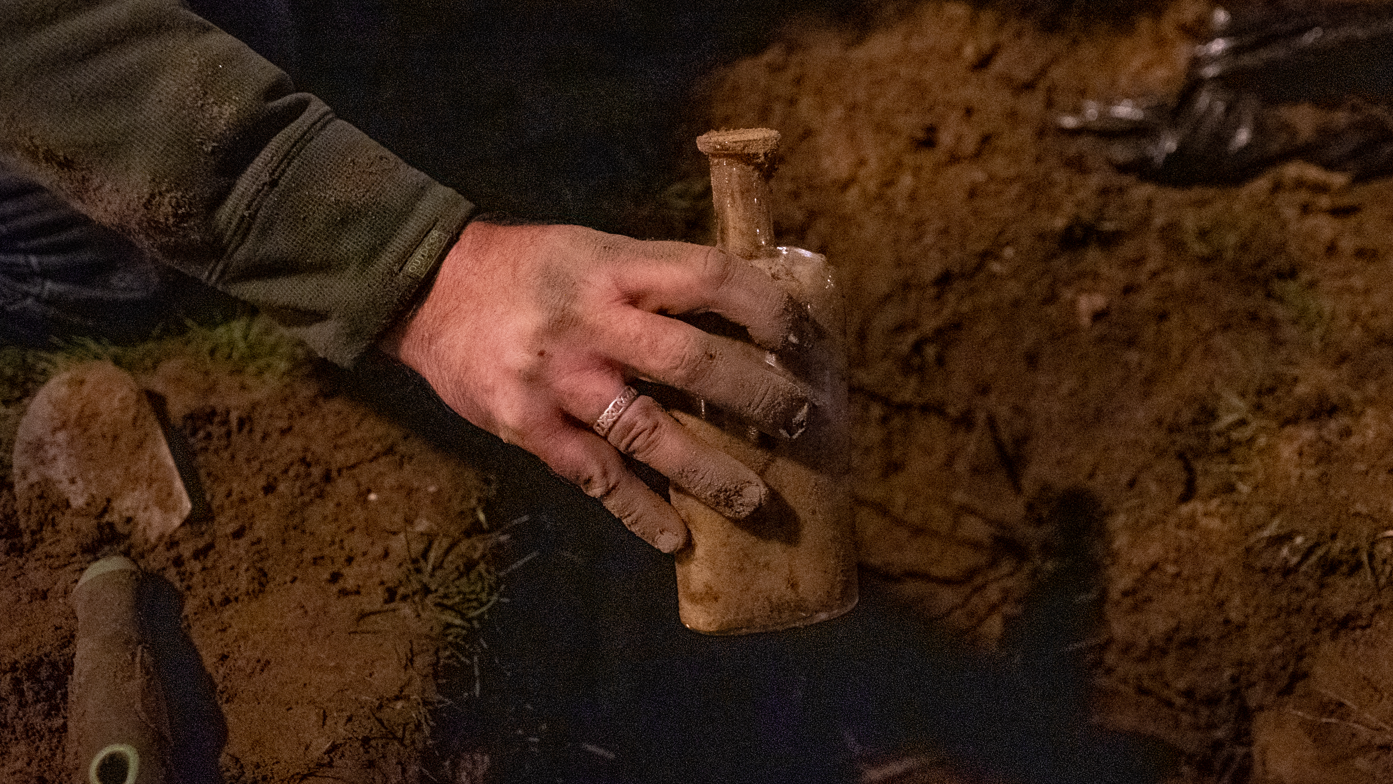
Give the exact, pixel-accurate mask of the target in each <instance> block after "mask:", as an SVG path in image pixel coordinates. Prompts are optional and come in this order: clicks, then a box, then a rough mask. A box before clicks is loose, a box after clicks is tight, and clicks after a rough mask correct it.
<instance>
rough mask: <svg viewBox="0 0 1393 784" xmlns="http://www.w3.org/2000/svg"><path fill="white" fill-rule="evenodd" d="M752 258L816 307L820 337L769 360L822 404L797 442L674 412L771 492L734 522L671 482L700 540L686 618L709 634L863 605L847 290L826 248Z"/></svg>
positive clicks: (691, 551) (685, 578) (683, 596)
mask: <svg viewBox="0 0 1393 784" xmlns="http://www.w3.org/2000/svg"><path fill="white" fill-rule="evenodd" d="M749 261H750V263H751V264H753V265H754V266H756V267H759V268H761V269H763V270H764V271H765V272H767V273H768V274H769V275H770V276H771V277H772V278H774V280H775V281H777V282H778V283H779V284H780V285H783V286H784V287H785V288H786V289H787V290H788V291H789V293H790V294H792V295H793V297H794V298H795V299H796V300H798V301H799V302H802V303H805V304H806V305H807V307H808V311H809V315H810V316H811V321H812V325H813V329H812V330H811V332H812V334H811V335H810V336H809V339H808V340H805V341H804V344H803V345H798V346H794V347H790V349H788V350H787V351H784V352H780V353H779V354H776V355H775V354H771V356H770V361H771V364H774V365H775V366H776V367H779V368H780V369H782V370H783V371H785V372H787V373H789V374H790V375H792V376H794V377H795V378H797V379H799V381H800V382H802V383H803V384H804V385H806V386H807V387H808V388H809V389H811V390H812V391H813V395H814V405H813V407H812V409H811V410H810V412H809V420H808V426H807V428H806V430H805V431H804V432H803V434H802V435H801V436H799V437H798V438H796V439H793V440H786V439H779V438H774V437H772V436H768V435H764V434H760V433H758V432H757V431H753V430H752V429H751V428H750V427H748V426H747V425H745V424H744V423H741V422H739V421H734V420H731V419H729V418H724V417H722V416H721V415H720V414H719V412H712V411H709V410H707V411H702V410H696V411H681V410H677V411H674V412H673V415H674V416H676V417H677V419H678V420H679V421H680V422H682V424H683V425H684V426H686V427H688V428H689V429H691V430H692V431H693V432H694V433H695V434H696V435H697V436H698V437H700V438H702V439H703V440H705V441H706V442H707V443H710V444H712V445H713V446H716V447H717V448H719V449H721V450H723V451H725V452H726V453H728V454H730V455H732V456H733V457H735V458H736V459H737V460H739V461H741V462H742V463H744V464H745V465H747V466H749V467H750V468H751V469H753V470H754V471H755V472H756V473H757V474H759V475H760V477H761V478H762V479H763V480H764V481H765V483H766V484H768V486H769V488H770V490H771V491H772V499H771V502H770V503H768V504H767V505H766V508H765V509H762V510H761V511H760V512H759V513H757V514H756V515H754V516H753V517H751V518H749V519H747V520H741V521H735V520H730V519H728V518H725V517H723V516H722V515H720V514H719V513H717V512H715V511H713V510H711V509H710V508H709V507H707V506H705V505H704V504H702V503H701V502H700V501H698V500H697V499H696V498H695V497H693V496H691V495H689V494H687V493H685V492H683V491H682V490H681V489H680V488H676V487H674V488H673V489H672V492H671V497H672V504H673V506H674V507H675V508H676V509H677V512H678V514H680V515H681V516H682V518H683V519H684V520H685V521H686V523H687V526H688V528H689V529H690V531H691V544H690V546H689V547H687V548H685V549H683V550H682V551H681V552H679V553H678V554H677V557H676V565H677V592H678V608H679V613H680V615H681V619H682V622H683V624H685V625H686V626H687V627H688V628H690V629H693V630H695V631H698V632H702V633H706V634H744V633H751V632H761V631H776V630H779V629H787V628H793V627H797V626H804V625H808V624H812V623H816V622H818V621H822V620H827V619H830V618H834V617H836V616H838V615H841V614H842V613H845V612H847V611H848V610H850V609H851V608H852V607H853V606H855V604H856V601H857V581H856V547H855V533H854V529H853V527H852V521H851V506H850V494H849V488H848V482H849V470H850V428H849V419H848V411H847V389H846V351H845V313H844V310H845V309H844V305H843V302H842V295H841V292H840V290H839V289H838V288H837V287H836V285H835V281H834V280H833V278H832V273H831V268H830V266H829V265H828V264H827V260H826V258H825V257H823V256H821V255H820V254H816V253H812V252H810V251H806V250H801V249H798V248H772V249H770V252H768V253H767V255H762V256H758V257H756V258H751V259H749ZM701 408H702V409H704V408H706V407H704V406H703V407H701Z"/></svg>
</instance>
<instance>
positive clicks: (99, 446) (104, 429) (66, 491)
mask: <svg viewBox="0 0 1393 784" xmlns="http://www.w3.org/2000/svg"><path fill="white" fill-rule="evenodd" d="M14 473H15V493H16V494H17V495H18V496H19V497H20V498H21V500H22V499H24V498H25V497H26V496H28V495H30V494H33V493H36V492H38V490H39V487H40V485H41V484H47V485H48V486H49V487H51V488H52V489H53V490H54V491H56V492H57V494H58V495H60V496H61V497H62V498H64V499H65V500H66V501H67V502H68V504H69V505H70V506H71V507H72V508H73V509H74V510H75V511H77V512H79V513H90V514H92V515H102V516H105V517H107V518H109V519H113V520H114V522H116V523H117V525H118V527H124V526H125V525H127V524H131V525H132V526H133V530H130V531H126V530H121V533H122V534H130V535H132V536H134V537H136V538H137V539H140V540H142V541H145V542H154V541H157V540H158V539H160V538H161V537H163V536H164V535H165V534H167V533H169V532H170V531H172V530H173V529H174V528H176V527H178V526H179V525H180V524H181V523H182V522H184V520H185V519H186V518H188V516H189V513H190V511H191V510H192V509H193V503H192V501H191V499H190V497H189V492H188V490H187V488H186V486H185V484H184V482H183V479H182V477H181V475H180V472H179V468H178V465H177V464H176V462H175V460H174V456H173V453H172V452H171V451H170V447H169V442H168V441H166V440H165V435H164V430H163V428H162V427H161V425H160V420H159V417H158V416H157V415H156V412H155V410H154V408H153V407H152V406H151V403H150V401H149V399H148V398H147V397H146V395H145V392H144V391H143V390H141V389H140V387H139V386H137V384H136V382H135V379H133V378H131V376H130V374H128V373H127V372H126V371H124V370H121V369H120V368H118V367H116V366H115V365H113V364H111V363H110V362H104V361H101V362H87V363H83V364H81V365H78V366H76V367H73V368H71V369H69V370H67V371H64V372H63V373H60V374H58V375H56V376H54V377H53V378H51V379H49V381H48V382H47V383H45V384H44V385H43V387H41V388H40V389H39V391H38V393H37V394H36V395H34V399H33V401H32V402H31V403H30V404H29V409H28V411H26V412H25V415H24V418H23V419H22V420H20V423H19V429H18V432H17V433H16V435H15V447H14Z"/></svg>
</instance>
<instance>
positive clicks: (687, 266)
mask: <svg viewBox="0 0 1393 784" xmlns="http://www.w3.org/2000/svg"><path fill="white" fill-rule="evenodd" d="M704 312H714V313H718V314H720V315H722V316H724V317H725V318H727V319H729V320H730V321H732V322H735V323H737V324H740V325H741V326H744V327H745V328H746V329H748V330H749V333H750V336H751V338H752V339H753V340H754V341H755V343H757V344H758V345H759V346H762V347H764V348H766V349H770V350H773V349H779V348H783V347H786V346H788V345H790V344H795V343H798V342H799V337H798V336H799V335H800V334H802V333H803V331H805V330H806V325H805V321H804V320H805V319H806V316H805V315H803V310H802V309H801V308H800V307H799V306H798V305H797V303H795V302H794V301H793V300H792V298H790V297H789V295H788V294H786V293H785V292H784V291H783V290H782V289H780V288H779V287H778V286H777V285H776V284H775V283H774V282H773V281H772V280H771V279H770V278H769V277H768V276H767V275H765V274H764V273H762V272H760V271H758V270H756V269H755V268H754V267H752V266H750V265H749V264H747V263H746V262H744V261H743V260H741V259H739V258H737V257H735V256H731V255H729V254H726V253H724V252H722V251H720V250H718V249H716V248H710V247H705V246H700V245H689V244H686V243H680V242H643V241H640V240H634V239H630V238H628V237H621V236H616V235H613V234H604V233H601V232H597V231H592V230H590V229H585V228H581V227H578V226H535V225H522V226H516V225H502V224H497V223H488V222H484V221H475V222H473V223H470V224H469V225H468V226H467V227H466V228H465V230H464V233H463V234H462V235H461V236H460V239H459V240H458V241H457V242H456V243H455V246H454V247H453V248H452V249H451V250H450V252H449V254H448V255H447V256H446V258H445V260H444V262H442V265H441V267H440V271H439V273H438V274H437V276H436V279H435V282H434V284H433V285H432V287H431V289H430V292H429V293H428V294H427V295H426V298H425V300H424V301H423V302H422V304H421V306H420V308H419V309H418V310H417V311H416V313H415V314H414V315H412V316H411V317H410V318H409V319H408V320H407V321H406V322H405V323H403V324H401V325H399V326H398V327H397V328H396V329H394V330H392V331H391V332H390V333H389V334H388V335H387V336H386V337H385V338H384V339H383V347H384V349H385V350H387V351H388V352H389V353H391V354H393V355H394V356H396V357H397V358H398V359H400V360H401V361H402V362H404V363H405V364H406V365H408V366H410V367H411V368H413V369H414V370H416V372H418V373H420V374H421V376H422V377H424V378H425V379H426V381H428V382H429V383H430V385H431V386H432V387H433V388H434V389H435V391H436V394H438V395H440V397H441V399H442V400H444V401H445V403H446V404H448V405H449V406H450V407H451V408H452V409H454V410H455V412H456V413H458V414H459V415H460V416H463V417H464V418H465V419H468V420H469V421H470V422H473V423H474V424H475V425H478V426H479V427H481V428H483V429H485V430H488V431H489V432H491V433H493V434H494V435H497V436H499V437H500V438H502V439H503V440H504V441H506V442H508V443H512V444H516V445H517V446H519V447H522V448H523V449H526V450H527V451H529V452H531V453H533V454H534V455H536V456H537V457H539V458H541V460H542V461H543V462H544V463H546V464H547V465H548V466H549V467H550V468H551V469H552V470H553V471H555V472H556V473H557V474H559V475H560V476H561V477H563V478H565V479H567V480H569V481H570V482H572V483H574V484H575V485H577V486H579V487H580V488H581V489H582V490H584V491H585V493H586V494H588V495H590V496H591V497H593V498H597V499H599V500H600V501H601V502H602V503H603V504H604V506H605V508H606V509H608V510H609V511H610V512H611V513H612V514H614V515H615V516H616V517H618V518H619V519H620V520H621V521H623V522H624V524H625V525H626V526H628V527H629V529H630V530H632V531H633V532H634V533H635V534H638V535H639V536H640V537H642V538H643V539H644V540H645V541H647V542H648V543H649V544H652V545H653V546H655V547H657V548H658V549H660V550H662V551H663V552H673V551H674V550H677V549H679V548H681V547H682V546H683V545H684V544H685V543H686V541H687V529H686V526H685V525H684V524H683V522H682V520H681V518H680V517H678V516H677V513H676V512H675V511H674V510H673V508H672V507H671V506H670V505H669V504H668V503H667V502H666V501H664V500H663V499H662V498H660V497H659V496H658V495H657V494H656V493H654V492H653V491H652V490H650V489H649V488H648V486H647V485H646V484H644V483H643V482H642V481H641V480H640V479H639V478H638V477H637V476H636V475H635V474H634V473H633V472H632V471H630V470H629V468H628V467H627V466H626V465H625V462H624V460H623V458H622V457H621V453H622V454H624V455H628V456H629V457H631V458H633V459H635V460H638V461H640V462H642V463H645V464H647V465H648V466H650V467H652V468H653V469H654V470H656V471H658V472H659V473H661V474H663V475H664V476H666V477H668V479H670V480H671V481H672V482H674V483H676V484H677V485H679V486H681V487H682V488H684V489H685V490H687V491H688V492H690V493H691V494H693V495H695V496H696V497H698V498H700V499H702V501H703V502H705V503H706V504H708V505H709V506H711V507H712V508H713V509H715V510H717V511H719V512H721V513H722V514H724V515H726V516H728V517H732V518H735V519H742V518H745V517H748V516H749V515H750V514H752V513H754V512H755V510H757V509H758V508H759V507H760V506H761V505H762V504H763V503H764V502H765V500H766V499H767V498H768V494H769V490H768V488H767V487H766V486H765V484H764V482H763V481H761V480H760V478H759V477H758V476H757V475H756V474H755V473H754V472H753V471H751V470H750V469H749V468H746V467H745V466H744V465H742V464H741V463H740V462H738V461H737V460H735V459H734V458H732V457H730V456H729V455H727V454H725V453H724V452H722V451H720V450H718V449H716V448H714V447H712V446H710V445H708V444H706V443H704V442H702V441H701V440H700V439H698V438H697V437H696V436H694V435H693V434H692V433H690V432H688V431H687V430H686V429H685V428H684V427H682V426H681V425H680V424H678V422H677V420H675V419H673V418H672V417H671V416H669V415H668V414H667V413H666V412H665V411H663V409H662V408H661V407H660V406H659V405H658V404H657V403H656V402H654V401H653V400H652V399H650V398H647V397H638V398H637V399H634V400H633V401H632V403H630V404H628V405H627V407H624V406H623V405H622V404H621V405H619V406H617V408H619V409H620V413H619V416H618V419H617V420H615V421H614V422H613V423H612V426H611V427H610V428H609V429H608V433H607V434H605V435H604V436H603V437H602V436H601V434H599V433H598V432H596V429H595V428H594V427H593V425H594V423H595V422H596V420H598V419H599V418H600V417H601V415H602V414H604V413H605V412H606V410H607V409H610V408H611V405H612V403H619V402H620V401H619V398H620V396H621V395H622V394H623V392H624V390H625V388H626V385H627V384H628V382H629V381H631V380H634V379H642V380H645V381H653V382H657V383H660V384H665V385H669V386H672V387H676V388H679V389H682V390H684V391H686V392H689V393H691V394H694V395H697V396H699V397H701V398H703V399H705V400H706V401H707V402H709V403H711V404H713V405H716V406H719V407H721V408H723V409H725V410H727V411H730V412H733V413H735V414H738V415H740V416H741V417H743V418H745V419H747V420H749V421H750V422H752V423H753V424H755V425H756V426H757V427H759V428H760V429H761V430H764V431H766V432H769V433H772V434H781V435H783V436H784V437H794V436H796V435H797V434H798V433H799V432H800V431H801V430H802V428H803V425H804V424H805V423H806V421H807V417H808V409H809V406H810V405H811V403H810V401H809V396H808V393H807V392H806V391H805V390H804V389H803V388H802V387H801V386H800V385H798V384H797V383H795V382H794V381H793V380H791V379H790V378H789V377H788V376H786V375H785V374H783V373H781V372H779V371H778V370H775V369H774V368H773V367H772V366H771V365H770V364H769V363H768V361H767V355H766V354H765V352H764V351H761V350H760V348H757V347H756V346H752V345H749V344H747V343H743V342H740V341H736V340H732V339H729V338H724V337H718V336H715V335H711V334H709V333H706V332H703V331H701V330H700V329H697V328H696V327H694V326H691V325H690V324H687V323H684V322H682V321H679V320H677V319H676V318H672V316H676V315H687V314H697V313H704Z"/></svg>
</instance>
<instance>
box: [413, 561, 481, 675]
mask: <svg viewBox="0 0 1393 784" xmlns="http://www.w3.org/2000/svg"><path fill="white" fill-rule="evenodd" d="M470 542H471V540H468V539H460V538H454V537H449V536H427V537H425V541H424V543H423V544H422V545H421V547H420V550H419V552H417V551H414V548H413V545H412V540H411V538H410V537H408V538H407V542H406V544H407V554H408V562H407V563H406V564H405V565H404V568H403V581H402V582H403V585H404V587H405V588H406V597H405V598H406V600H407V601H408V602H410V603H411V606H412V609H414V610H415V611H416V613H417V615H419V616H420V617H422V618H424V619H426V620H429V621H431V622H432V623H434V624H435V626H436V630H437V632H438V633H439V635H440V637H441V639H442V640H444V642H445V646H446V655H447V657H450V656H452V657H454V658H455V659H456V660H457V661H460V662H462V661H464V660H465V659H466V657H467V654H468V651H469V646H470V644H471V642H472V639H473V633H474V632H476V631H478V629H479V627H480V626H481V625H482V623H483V620H484V616H485V615H486V614H487V613H488V611H489V608H491V607H493V605H494V604H495V603H496V602H497V601H498V593H499V592H498V574H497V573H496V572H495V571H494V570H493V568H492V567H491V566H489V564H488V563H487V562H485V561H483V560H481V559H480V553H479V552H478V548H477V547H474V546H468V544H467V543H470Z"/></svg>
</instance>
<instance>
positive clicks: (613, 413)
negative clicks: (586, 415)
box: [593, 386, 638, 438]
mask: <svg viewBox="0 0 1393 784" xmlns="http://www.w3.org/2000/svg"><path fill="white" fill-rule="evenodd" d="M635 400H638V390H637V389H634V388H633V387H630V386H626V387H624V391H622V392H620V393H619V397H616V398H615V399H614V400H611V401H610V403H609V407H608V408H606V409H605V413H603V414H601V415H600V418H599V419H597V420H595V424H594V425H593V427H594V428H595V432H596V433H599V434H600V438H609V431H611V430H613V429H614V423H615V422H618V421H619V417H622V416H624V412H625V411H627V410H629V406H631V405H633V403H634V401H635Z"/></svg>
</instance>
